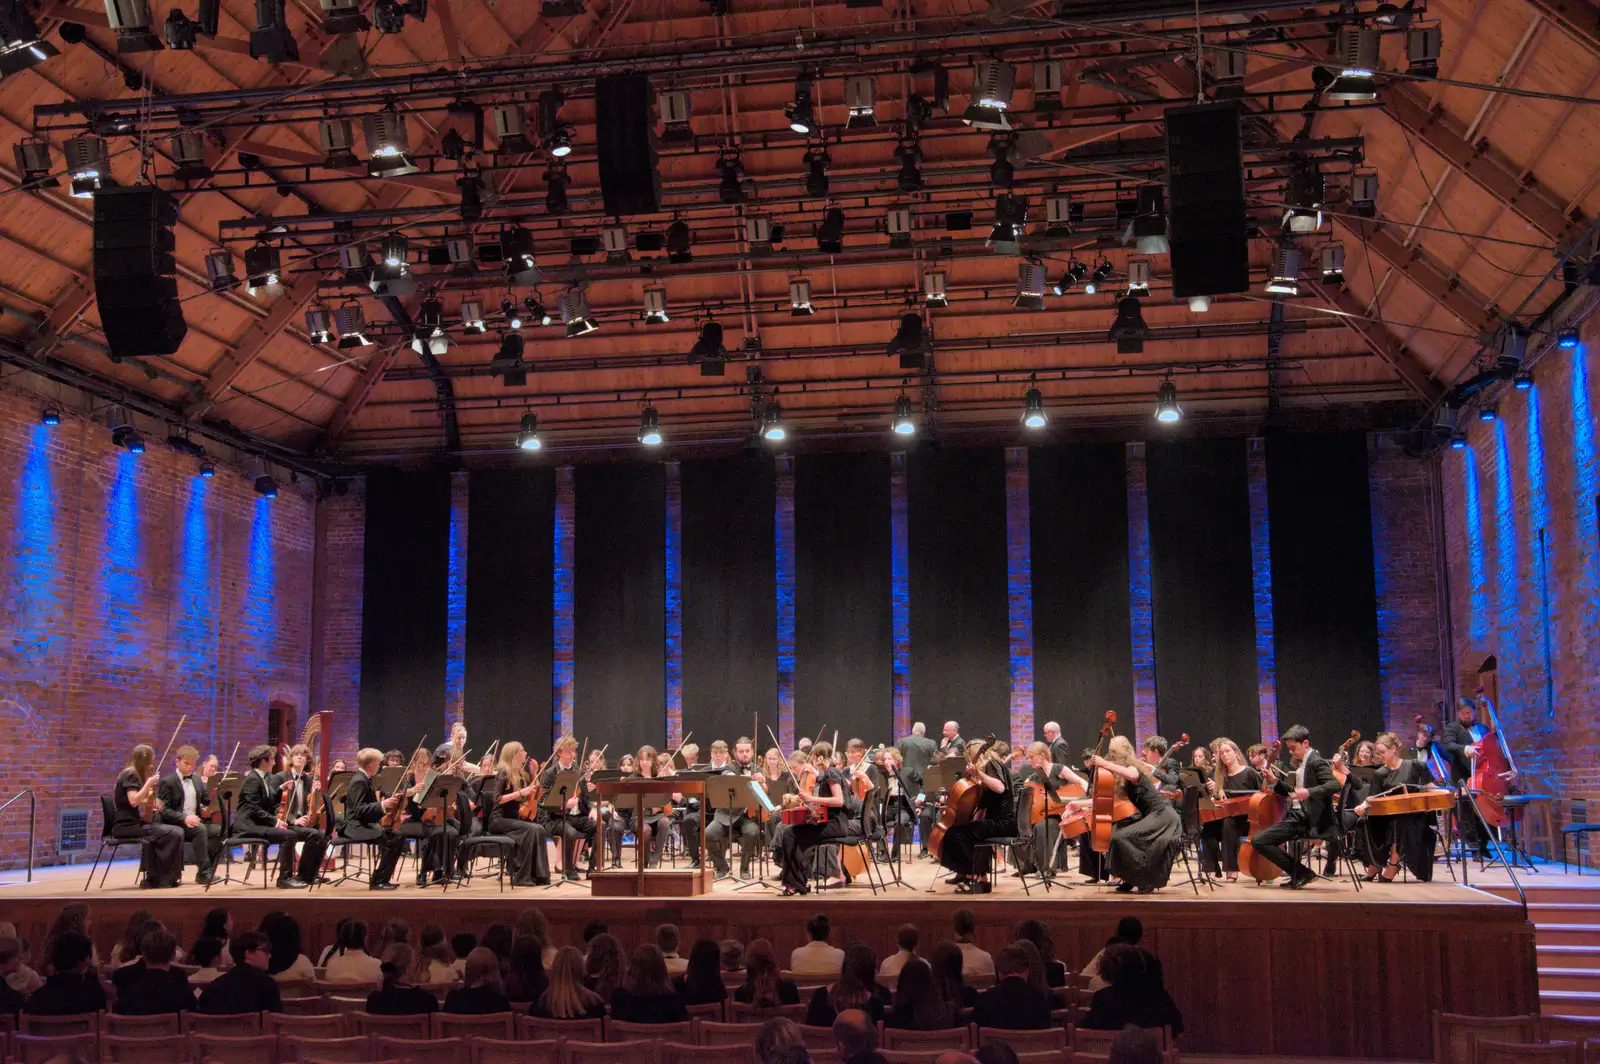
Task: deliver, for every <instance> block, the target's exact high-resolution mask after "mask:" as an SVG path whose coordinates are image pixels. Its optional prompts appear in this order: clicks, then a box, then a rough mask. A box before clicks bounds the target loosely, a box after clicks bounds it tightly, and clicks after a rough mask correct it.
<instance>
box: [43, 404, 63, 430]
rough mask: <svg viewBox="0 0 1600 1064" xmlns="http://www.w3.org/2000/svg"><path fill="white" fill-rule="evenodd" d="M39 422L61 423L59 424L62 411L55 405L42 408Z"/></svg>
mask: <svg viewBox="0 0 1600 1064" xmlns="http://www.w3.org/2000/svg"><path fill="white" fill-rule="evenodd" d="M39 424H41V425H59V424H61V411H60V410H57V409H56V408H55V407H53V406H47V407H45V408H43V409H42V410H40V411H39Z"/></svg>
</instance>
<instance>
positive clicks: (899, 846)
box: [878, 768, 926, 891]
mask: <svg viewBox="0 0 1600 1064" xmlns="http://www.w3.org/2000/svg"><path fill="white" fill-rule="evenodd" d="M879 771H880V772H881V771H882V769H881V768H880V769H879ZM893 778H894V782H895V785H896V786H897V787H898V788H899V789H900V794H899V795H898V796H897V797H900V798H909V797H911V795H910V789H909V788H908V787H906V778H905V777H904V776H902V775H901V774H900V770H899V769H898V768H897V769H895V770H894V771H893ZM924 782H926V780H924ZM880 789H881V791H882V793H881V794H880V795H879V798H878V822H879V823H880V824H882V825H883V838H884V845H885V846H888V844H889V841H890V840H889V832H891V831H892V832H894V840H893V841H894V846H893V848H892V849H890V851H889V860H888V861H887V862H886V863H887V864H888V866H889V871H890V872H891V873H892V874H893V875H894V878H893V879H892V880H889V881H888V882H885V883H884V884H883V889H884V890H885V891H887V890H888V889H889V888H890V887H891V886H894V887H904V888H905V889H907V890H916V889H917V888H916V887H915V886H913V885H912V884H910V883H907V882H906V881H905V880H904V879H902V878H900V868H901V863H902V861H903V860H904V857H903V856H902V853H901V851H902V850H903V849H904V848H905V847H907V846H910V845H911V833H912V832H913V831H915V830H916V827H917V810H916V806H915V804H914V803H909V802H908V803H907V804H908V805H909V806H910V808H911V823H909V824H901V823H900V814H899V813H898V812H896V813H895V821H894V823H893V824H890V823H889V818H888V816H887V813H888V810H889V802H890V801H892V800H893V799H891V797H890V796H889V787H888V786H887V784H886V785H885V786H884V787H882V788H880ZM902 828H904V829H905V838H904V839H901V838H900V831H901V829H902ZM878 878H879V879H880V880H882V879H883V871H882V866H881V865H880V866H879V871H878Z"/></svg>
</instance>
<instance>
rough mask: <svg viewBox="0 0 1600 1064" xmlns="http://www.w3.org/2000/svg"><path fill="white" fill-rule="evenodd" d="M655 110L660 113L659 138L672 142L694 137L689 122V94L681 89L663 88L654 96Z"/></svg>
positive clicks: (688, 139) (690, 112) (691, 112)
mask: <svg viewBox="0 0 1600 1064" xmlns="http://www.w3.org/2000/svg"><path fill="white" fill-rule="evenodd" d="M656 110H657V111H659V112H660V114H661V124H662V131H661V140H662V141H663V142H664V143H668V144H674V143H682V142H684V141H691V140H693V139H694V129H693V128H692V127H691V126H690V124H689V119H690V117H691V116H692V115H693V110H692V108H691V107H690V101H689V94H688V92H686V91H684V90H683V89H665V90H663V91H662V92H661V93H659V94H658V95H657V96H656Z"/></svg>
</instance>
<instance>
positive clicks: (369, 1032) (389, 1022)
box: [348, 1011, 433, 1038]
mask: <svg viewBox="0 0 1600 1064" xmlns="http://www.w3.org/2000/svg"><path fill="white" fill-rule="evenodd" d="M348 1015H349V1019H350V1023H351V1025H352V1026H351V1028H350V1029H351V1030H352V1031H354V1032H355V1033H356V1034H359V1035H365V1036H367V1037H368V1038H372V1037H377V1036H382V1037H385V1038H427V1037H428V1035H429V1034H430V1033H432V1031H433V1024H432V1023H431V1022H430V1020H429V1016H430V1014H429V1013H426V1012H419V1013H417V1014H416V1015H414V1016H380V1015H378V1014H377V1013H372V1012H361V1011H353V1012H351V1013H349V1014H348Z"/></svg>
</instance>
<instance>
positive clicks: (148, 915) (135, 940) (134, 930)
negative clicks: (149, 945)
mask: <svg viewBox="0 0 1600 1064" xmlns="http://www.w3.org/2000/svg"><path fill="white" fill-rule="evenodd" d="M151 924H158V921H157V920H156V914H155V913H153V912H151V911H150V910H149V909H135V910H133V913H132V914H131V915H130V916H129V917H128V922H127V923H126V924H124V925H123V928H122V937H121V938H120V939H118V940H117V944H116V945H115V946H112V947H111V959H110V960H109V961H107V962H106V963H108V964H110V965H111V967H113V968H121V967H123V966H124V965H128V964H132V963H133V962H134V961H136V960H138V959H139V944H140V943H141V942H142V941H143V940H144V936H145V934H146V933H147V932H149V931H152V930H154V928H152V927H151V926H150V925H151ZM158 926H159V924H158Z"/></svg>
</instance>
